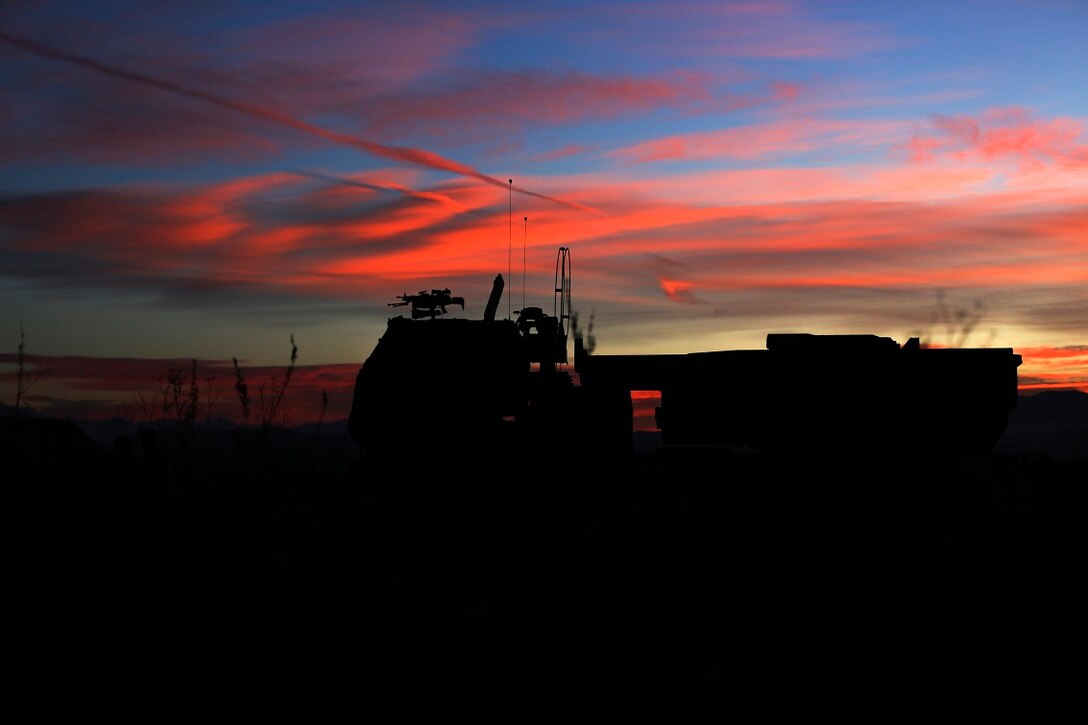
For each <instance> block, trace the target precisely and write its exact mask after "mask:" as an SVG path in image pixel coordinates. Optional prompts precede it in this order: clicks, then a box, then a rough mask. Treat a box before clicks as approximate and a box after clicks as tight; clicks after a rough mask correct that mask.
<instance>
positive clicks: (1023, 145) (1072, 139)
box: [904, 108, 1088, 167]
mask: <svg viewBox="0 0 1088 725" xmlns="http://www.w3.org/2000/svg"><path fill="white" fill-rule="evenodd" d="M904 147H905V148H906V150H907V151H908V153H909V155H910V158H911V160H913V161H930V160H933V159H935V158H940V157H950V158H953V159H956V160H960V161H966V160H983V161H994V160H1000V159H1004V158H1010V159H1013V160H1016V161H1018V162H1020V163H1021V164H1023V165H1026V166H1037V165H1041V164H1056V165H1059V166H1070V167H1083V166H1085V165H1086V164H1088V134H1086V127H1085V124H1084V122H1083V121H1081V120H1078V119H1073V118H1066V117H1057V118H1050V119H1042V118H1037V117H1036V116H1034V115H1033V114H1032V113H1031V112H1030V111H1028V110H1026V109H1023V108H999V109H991V110H989V111H987V112H985V113H982V114H980V115H979V116H977V117H975V116H934V117H933V118H932V119H931V126H930V127H929V128H927V129H920V130H918V131H916V132H915V134H914V136H913V137H912V138H911V139H910V140H909V141H908V142H907V143H906V144H905V145H904Z"/></svg>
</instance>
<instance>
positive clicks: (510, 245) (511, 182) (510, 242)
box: [506, 179, 514, 320]
mask: <svg viewBox="0 0 1088 725" xmlns="http://www.w3.org/2000/svg"><path fill="white" fill-rule="evenodd" d="M507 181H508V182H509V186H510V192H509V195H510V202H509V204H510V208H509V210H508V211H507V218H508V219H509V223H510V235H509V239H508V240H507V243H506V276H507V277H513V273H512V272H511V271H510V270H511V266H510V265H511V262H510V260H511V259H512V256H513V253H514V180H513V179H507ZM506 319H508V320H509V319H510V295H507V296H506Z"/></svg>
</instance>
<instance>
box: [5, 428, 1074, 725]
mask: <svg viewBox="0 0 1088 725" xmlns="http://www.w3.org/2000/svg"><path fill="white" fill-rule="evenodd" d="M46 468H48V466H46ZM54 469H56V470H61V469H57V468H56V466H54V467H53V469H50V470H53V473H56V470H54ZM35 470H36V469H34V468H33V467H29V466H24V467H23V469H22V470H20V469H18V468H16V469H13V472H14V476H13V477H12V478H8V479H7V480H6V483H5V484H4V485H5V487H6V493H5V496H6V498H5V502H4V513H3V516H4V521H3V524H4V532H5V533H4V546H5V569H4V591H5V593H4V600H5V601H4V604H5V607H4V610H5V615H4V640H5V647H4V649H5V659H6V660H7V661H8V663H9V664H12V665H14V671H13V672H11V674H9V675H8V676H7V677H8V679H7V680H6V682H5V687H6V688H7V689H8V692H7V693H6V694H5V697H4V702H5V711H7V712H17V713H18V716H17V717H16V718H15V719H14V720H12V719H8V722H19V723H29V722H38V721H42V722H80V723H83V722H119V721H140V722H156V723H163V722H186V723H189V722H194V723H213V722H245V721H256V722H341V721H354V722H364V721H377V722H409V721H410V722H424V721H431V722H437V721H455V720H459V721H470V722H471V721H476V722H479V721H481V720H488V721H502V722H509V723H535V722H541V723H544V722H546V723H560V722H593V723H612V722H615V723H630V722H655V723H679V722H714V723H721V722H737V723H760V722H794V723H820V722H844V721H852V722H853V721H856V722H871V723H892V722H912V723H932V722H956V723H972V722H978V723H996V722H1058V721H1061V722H1073V721H1079V720H1083V718H1084V717H1085V715H1088V707H1086V706H1088V627H1086V624H1085V619H1084V618H1085V613H1086V612H1088V609H1086V608H1085V604H1086V603H1088V600H1086V598H1085V596H1084V595H1083V593H1082V589H1084V588H1085V586H1084V585H1085V583H1086V582H1085V579H1086V575H1088V567H1086V563H1088V562H1086V553H1088V538H1086V537H1088V529H1086V528H1085V525H1086V523H1088V494H1086V493H1085V485H1086V483H1088V478H1086V476H1085V473H1086V467H1085V466H1084V465H1083V464H1081V463H1076V462H1074V463H1063V464H1057V463H1038V462H1036V463H1024V462H1015V461H1013V460H1011V459H1007V458H1002V457H999V456H984V457H976V458H972V459H967V460H950V461H942V462H939V463H936V462H935V463H933V464H932V465H930V466H928V467H926V466H922V467H917V468H915V467H910V466H904V465H902V463H900V462H896V461H883V462H872V463H869V464H860V463H857V462H846V461H839V460H834V459H833V458H829V459H826V460H823V461H822V462H821V463H819V464H818V465H817V464H811V463H807V462H803V461H795V460H780V461H770V460H766V459H763V458H760V457H758V456H741V455H730V456H722V455H717V456H709V455H708V456H696V455H693V454H689V455H683V456H679V455H677V456H673V455H663V454H659V455H653V456H641V457H639V458H638V459H637V460H636V461H634V462H633V463H632V464H630V465H629V466H625V467H615V466H607V467H600V468H598V469H591V468H590V467H589V466H588V465H587V464H585V463H580V462H579V461H574V460H569V459H565V458H564V457H563V455H562V451H558V452H549V451H540V452H539V453H534V454H532V455H524V456H511V457H510V459H508V460H505V461H495V460H487V461H468V462H466V461H461V462H460V463H459V464H458V465H457V466H453V465H452V464H451V463H450V462H448V461H443V460H441V458H436V457H435V455H434V454H433V452H431V451H428V450H427V449H426V448H420V449H419V459H418V460H414V461H402V462H401V464H400V465H398V466H395V467H393V468H392V469H383V468H382V467H381V466H379V465H377V464H376V463H374V462H368V461H367V460H366V459H359V460H357V461H355V462H354V463H353V464H352V465H350V466H348V467H347V468H344V469H338V470H328V469H326V468H323V467H322V466H320V465H317V464H315V463H314V462H312V461H306V460H304V459H300V460H294V461H292V462H290V463H287V462H282V461H281V462H279V463H277V465H273V466H265V467H261V468H253V467H248V468H247V467H232V468H228V469H224V470H210V469H199V468H193V469H190V470H185V469H177V468H170V467H167V466H165V465H162V466H159V467H157V468H156V467H155V466H153V465H139V462H137V465H134V466H132V467H130V468H120V467H119V468H116V469H110V470H109V471H108V472H106V473H104V474H101V475H99V476H98V477H83V478H80V477H79V476H77V475H76V474H74V473H72V472H71V471H68V472H67V473H65V474H64V475H65V476H67V478H60V479H57V478H50V479H47V478H45V477H42V476H39V475H38V474H36V473H35ZM50 475H51V476H52V475H53V474H50Z"/></svg>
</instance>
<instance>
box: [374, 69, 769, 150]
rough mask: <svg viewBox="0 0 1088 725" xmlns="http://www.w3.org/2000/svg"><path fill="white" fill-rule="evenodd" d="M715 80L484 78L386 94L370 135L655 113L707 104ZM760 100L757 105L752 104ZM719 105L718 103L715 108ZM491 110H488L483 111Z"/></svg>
mask: <svg viewBox="0 0 1088 725" xmlns="http://www.w3.org/2000/svg"><path fill="white" fill-rule="evenodd" d="M712 98H713V94H712V91H711V88H710V79H709V78H708V77H707V76H705V75H701V74H693V73H675V74H673V75H671V76H667V77H652V78H641V77H637V76H609V77H603V76H594V75H588V74H584V73H579V72H573V71H571V72H566V73H555V72H544V71H540V72H535V73H532V74H528V73H494V72H493V73H487V74H480V75H475V76H472V77H469V78H466V79H464V80H463V81H462V82H461V83H460V84H458V85H454V86H453V87H452V88H451V87H449V86H448V84H444V85H443V86H441V87H440V88H437V89H435V90H433V91H432V92H429V93H428V92H424V91H420V90H418V89H413V90H412V91H411V92H410V93H407V92H406V93H402V94H388V95H384V96H382V97H381V98H380V103H378V104H375V107H374V109H372V110H371V112H369V113H368V114H367V125H366V128H367V131H368V132H370V133H376V134H383V133H386V132H387V131H389V130H390V129H394V128H395V129H398V130H399V131H401V132H404V130H406V129H407V130H413V131H415V130H423V131H426V132H427V133H428V134H429V135H436V136H439V137H445V136H450V135H454V134H456V135H462V134H464V133H465V131H466V130H470V129H471V130H475V131H476V132H477V133H479V132H489V131H491V130H493V129H496V128H521V127H523V126H524V124H526V123H530V124H534V125H536V124H562V123H571V122H575V121H583V120H587V119H602V118H615V117H620V116H625V115H629V114H631V113H634V112H648V111H652V110H656V109H658V108H670V109H674V110H675V109H689V111H695V110H699V109H700V108H702V109H704V110H705V109H706V108H708V107H710V105H711V101H712ZM752 102H755V101H752ZM716 104H717V103H716V102H715V105H716ZM484 109H486V112H483V113H482V111H483V110H484Z"/></svg>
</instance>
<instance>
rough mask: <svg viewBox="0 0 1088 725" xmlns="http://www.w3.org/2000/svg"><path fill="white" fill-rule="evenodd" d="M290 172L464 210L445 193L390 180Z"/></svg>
mask: <svg viewBox="0 0 1088 725" xmlns="http://www.w3.org/2000/svg"><path fill="white" fill-rule="evenodd" d="M291 173H293V174H298V175H299V176H305V177H308V178H311V179H319V180H321V181H327V182H329V183H330V184H340V185H342V186H355V187H358V188H360V189H372V190H374V191H396V192H398V193H400V194H403V195H404V196H409V197H412V198H413V199H423V200H425V201H436V202H438V203H440V204H445V205H447V206H451V207H454V208H456V209H459V210H464V208H465V206H464V204H461V203H460V202H458V201H456V200H454V199H452V198H450V197H448V196H446V195H445V194H436V193H434V192H431V191H416V190H415V189H411V188H409V187H407V186H404V185H402V184H395V183H393V182H392V181H386V182H384V183H381V184H375V183H372V182H366V181H356V180H355V179H345V178H343V177H340V176H331V175H329V174H318V173H316V172H313V171H301V170H298V169H296V170H294V171H292V172H291Z"/></svg>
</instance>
